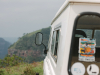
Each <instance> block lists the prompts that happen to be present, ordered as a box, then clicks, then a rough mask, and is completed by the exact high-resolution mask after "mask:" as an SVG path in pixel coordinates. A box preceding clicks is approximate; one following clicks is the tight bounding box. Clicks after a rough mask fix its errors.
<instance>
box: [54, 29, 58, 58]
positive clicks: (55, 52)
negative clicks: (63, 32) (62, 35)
mask: <svg viewBox="0 0 100 75" xmlns="http://www.w3.org/2000/svg"><path fill="white" fill-rule="evenodd" d="M58 40H59V30H57V31H56V41H55V50H54V56H55V58H57V48H58Z"/></svg>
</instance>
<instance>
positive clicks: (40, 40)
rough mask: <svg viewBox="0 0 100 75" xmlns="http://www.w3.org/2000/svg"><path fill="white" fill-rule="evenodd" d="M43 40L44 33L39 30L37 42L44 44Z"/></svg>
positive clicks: (37, 43)
mask: <svg viewBox="0 0 100 75" xmlns="http://www.w3.org/2000/svg"><path fill="white" fill-rule="evenodd" d="M42 42H43V34H42V33H41V32H38V33H37V34H36V37H35V44H36V45H42V44H43V43H42Z"/></svg>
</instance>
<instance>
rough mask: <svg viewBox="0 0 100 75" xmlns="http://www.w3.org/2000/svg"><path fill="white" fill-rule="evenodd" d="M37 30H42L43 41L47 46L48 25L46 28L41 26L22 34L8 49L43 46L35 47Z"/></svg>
mask: <svg viewBox="0 0 100 75" xmlns="http://www.w3.org/2000/svg"><path fill="white" fill-rule="evenodd" d="M37 32H42V33H43V38H44V40H43V42H44V44H45V45H46V46H47V43H48V39H49V32H50V27H48V28H43V29H40V30H37V31H35V32H31V33H27V34H24V35H23V36H22V37H20V38H19V40H18V41H17V42H15V43H14V44H12V45H11V46H10V47H9V49H19V50H37V49H38V50H40V49H41V48H43V46H40V47H37V46H36V45H35V36H36V33H37Z"/></svg>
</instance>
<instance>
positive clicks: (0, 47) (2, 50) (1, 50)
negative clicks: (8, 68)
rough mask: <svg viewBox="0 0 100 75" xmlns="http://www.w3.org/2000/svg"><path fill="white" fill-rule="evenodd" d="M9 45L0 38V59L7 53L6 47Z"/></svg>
mask: <svg viewBox="0 0 100 75" xmlns="http://www.w3.org/2000/svg"><path fill="white" fill-rule="evenodd" d="M10 45H11V43H9V42H7V41H5V40H4V39H3V38H0V59H3V58H4V57H5V56H6V55H7V53H8V47H9V46H10Z"/></svg>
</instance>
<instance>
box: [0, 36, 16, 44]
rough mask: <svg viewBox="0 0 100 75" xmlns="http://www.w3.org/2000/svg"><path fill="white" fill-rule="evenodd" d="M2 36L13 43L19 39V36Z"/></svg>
mask: <svg viewBox="0 0 100 75" xmlns="http://www.w3.org/2000/svg"><path fill="white" fill-rule="evenodd" d="M2 38H3V39H4V40H6V41H8V42H10V43H11V44H13V43H15V42H16V41H17V40H18V37H2Z"/></svg>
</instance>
